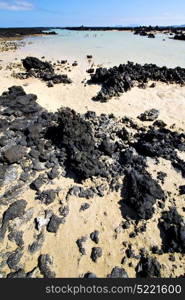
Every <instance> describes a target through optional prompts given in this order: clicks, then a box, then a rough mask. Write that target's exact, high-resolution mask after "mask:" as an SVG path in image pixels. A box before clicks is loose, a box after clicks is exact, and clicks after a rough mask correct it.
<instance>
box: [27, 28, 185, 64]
mask: <svg viewBox="0 0 185 300" xmlns="http://www.w3.org/2000/svg"><path fill="white" fill-rule="evenodd" d="M56 31H57V33H58V35H54V36H41V37H34V38H28V39H27V42H31V43H32V44H28V45H27V46H26V47H25V48H24V50H23V51H24V52H25V55H27V54H32V55H33V54H34V53H35V54H38V55H40V56H45V57H46V58H48V59H60V60H61V59H69V60H78V61H83V60H84V58H85V57H86V55H87V54H92V55H93V59H94V62H95V63H97V64H104V65H106V66H112V65H118V64H120V63H125V62H127V61H128V60H130V61H133V62H137V63H141V64H143V63H155V64H157V65H160V66H163V65H165V66H168V67H176V66H181V67H185V42H184V41H176V40H173V39H169V36H168V35H163V34H158V35H156V38H155V39H149V38H147V37H141V36H137V35H134V34H133V33H132V32H120V31H119V32H118V31H111V32H110V31H107V32H106V31H98V32H97V31H89V32H83V31H69V30H56ZM164 39H165V41H164Z"/></svg>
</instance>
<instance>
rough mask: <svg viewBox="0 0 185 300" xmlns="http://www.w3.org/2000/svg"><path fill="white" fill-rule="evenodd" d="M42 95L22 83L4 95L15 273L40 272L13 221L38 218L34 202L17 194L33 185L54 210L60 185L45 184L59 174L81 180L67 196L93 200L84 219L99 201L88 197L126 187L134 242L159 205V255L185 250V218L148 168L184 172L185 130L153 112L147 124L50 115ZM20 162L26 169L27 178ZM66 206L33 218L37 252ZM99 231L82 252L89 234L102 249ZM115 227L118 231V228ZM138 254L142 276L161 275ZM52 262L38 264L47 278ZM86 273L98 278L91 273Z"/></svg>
mask: <svg viewBox="0 0 185 300" xmlns="http://www.w3.org/2000/svg"><path fill="white" fill-rule="evenodd" d="M45 67H46V65H43V68H45ZM28 68H29V67H28ZM39 68H42V67H39ZM48 68H49V67H48ZM36 99H37V97H36V96H35V95H32V94H26V93H25V92H24V90H23V89H22V88H21V87H15V86H14V87H11V88H9V90H8V91H7V92H4V93H3V94H2V96H0V106H1V118H0V133H1V136H0V146H1V147H0V185H1V186H4V185H6V182H7V181H8V182H12V181H11V180H12V178H14V179H15V181H16V183H15V185H14V184H12V186H11V188H10V189H8V190H7V191H6V192H5V194H3V195H0V205H5V206H6V207H5V210H4V213H3V216H2V220H1V226H0V239H1V240H3V239H4V237H5V234H6V233H7V231H9V232H8V239H9V240H10V241H13V242H15V244H16V246H17V249H16V250H15V251H13V252H12V253H9V254H8V256H7V257H6V263H7V264H8V266H9V268H10V270H11V273H10V274H9V275H8V276H9V278H19V277H21V276H22V277H29V276H30V277H31V276H34V275H33V274H34V270H33V271H31V272H30V273H29V274H26V273H25V272H24V270H23V269H22V266H21V265H20V261H21V257H22V253H23V247H24V240H23V232H22V231H21V229H17V228H16V229H14V228H13V227H11V222H10V221H14V220H15V219H16V218H17V219H19V221H20V220H21V221H25V222H27V221H28V220H30V218H32V215H31V212H30V211H29V210H28V211H26V207H27V201H28V200H27V199H26V200H16V197H17V195H18V194H19V192H20V190H21V187H26V188H28V189H29V188H31V189H32V192H33V190H34V192H33V193H35V201H36V203H37V204H38V203H41V204H42V205H43V206H44V207H45V205H51V208H52V204H53V203H54V201H57V200H58V199H57V197H58V190H55V189H52V188H46V187H45V185H46V184H47V183H52V181H53V180H54V179H55V178H58V177H60V176H64V177H70V178H73V179H74V180H75V182H76V183H75V185H72V186H71V187H70V188H69V190H68V191H67V196H66V199H68V196H75V197H79V198H82V199H87V202H85V201H84V203H83V202H80V204H79V210H80V214H81V215H82V216H83V215H85V214H86V213H85V212H84V211H85V210H86V209H88V208H89V207H90V209H89V211H90V210H91V208H92V206H93V205H92V206H90V204H91V202H90V204H89V203H88V202H89V201H88V199H92V198H93V197H95V196H96V197H97V196H98V197H103V196H105V195H106V193H107V192H109V191H121V201H120V209H121V212H122V215H123V217H124V219H125V222H124V223H123V224H122V225H121V230H127V229H129V228H130V227H131V226H132V225H134V226H133V228H132V229H131V232H129V237H130V239H133V238H135V237H136V235H138V234H142V233H143V232H145V231H146V221H145V220H148V219H150V218H152V217H153V214H154V211H155V207H158V209H159V208H160V209H161V211H162V216H161V219H160V221H159V229H160V232H161V239H162V249H158V248H156V247H155V246H154V247H152V250H151V251H152V253H153V254H159V255H160V254H161V253H162V252H164V253H165V252H178V253H184V250H185V238H184V236H185V235H184V232H185V228H184V223H183V219H182V217H181V216H180V215H179V214H178V213H177V211H176V210H174V209H170V210H169V211H167V212H166V211H165V212H164V211H163V208H164V203H165V202H164V201H165V199H166V193H165V192H164V191H163V190H162V188H161V185H160V183H159V181H157V180H155V179H153V178H152V176H151V175H150V174H149V172H148V171H147V158H148V157H152V158H155V159H156V160H157V159H158V158H160V157H162V158H164V159H166V160H170V161H171V163H172V166H173V167H174V168H175V169H177V170H180V171H181V173H182V176H185V173H184V170H185V162H184V161H183V160H182V159H180V158H179V157H178V154H177V150H179V151H185V146H184V141H185V134H184V133H178V132H175V131H171V130H170V129H167V126H166V124H165V123H164V122H162V121H160V120H156V121H155V122H153V121H154V120H155V119H156V118H157V117H158V112H157V111H154V110H152V111H147V112H144V113H143V116H142V117H141V118H140V119H141V120H142V121H145V120H147V121H149V120H150V122H153V123H150V126H149V129H147V128H146V127H144V126H143V125H137V124H136V123H135V122H134V121H133V120H132V119H129V118H127V117H125V118H119V119H118V118H115V117H114V115H112V114H110V115H105V114H102V115H100V116H96V114H95V113H94V112H90V111H89V112H87V113H86V114H84V115H81V114H78V113H76V112H75V111H74V110H71V109H69V108H62V109H60V110H59V111H58V112H56V113H54V114H53V113H49V112H47V111H46V110H44V109H43V108H42V107H41V106H39V105H38V104H37V102H36ZM15 167H19V168H20V169H21V174H20V176H19V175H18V174H17V173H16V168H15ZM40 171H41V172H40ZM93 177H96V178H93ZM165 177H166V174H165V173H162V172H160V173H159V172H158V177H157V179H158V180H160V181H161V182H164V178H165ZM86 179H93V180H92V186H90V187H89V186H88V187H84V186H82V184H83V181H84V180H86ZM96 181H97V182H98V183H97V182H96ZM107 189H108V190H107ZM179 194H180V195H183V194H184V186H180V187H179ZM66 199H65V200H66ZM100 200H101V199H100ZM157 200H161V201H160V202H159V201H157ZM66 201H67V200H66ZM60 204H61V207H60V208H59V209H58V213H57V212H56V211H55V213H54V212H53V211H52V210H46V211H44V213H45V215H44V216H42V217H41V218H40V219H39V217H36V219H34V221H35V224H34V225H35V230H37V231H36V234H35V235H34V239H33V240H32V241H31V242H30V245H29V246H28V251H29V253H30V254H31V255H33V254H34V253H36V252H38V251H40V250H41V249H42V245H43V243H44V233H43V232H44V231H43V230H42V229H43V227H45V229H46V230H47V231H48V232H49V233H47V234H51V235H52V234H55V233H57V232H58V230H59V229H60V226H62V224H64V223H65V221H66V217H67V216H68V214H69V206H68V205H67V203H65V202H64V203H63V202H62V201H61V203H60ZM157 205H158V206H157ZM49 207H50V206H49ZM95 229H96V228H94V229H93V230H92V232H89V233H88V236H82V237H81V238H79V239H78V240H77V241H76V244H77V247H78V249H79V251H80V253H81V254H82V255H85V254H86V249H85V242H86V240H87V238H89V239H91V241H90V242H91V243H92V245H94V246H99V242H101V231H98V230H95ZM116 232H117V234H118V233H119V229H118V230H117V231H116ZM169 237H170V239H169ZM40 253H41V252H40ZM103 253H104V250H103V248H101V247H93V248H92V250H91V254H90V258H91V259H92V261H93V262H96V263H98V261H99V259H100V258H101V257H102V256H103ZM130 258H136V255H135V254H134V253H133V250H132V249H131V248H128V249H127V251H126V259H130ZM139 259H140V262H139V264H138V266H137V269H136V273H137V276H138V277H160V274H161V273H160V265H159V263H158V262H157V261H156V260H155V259H154V258H151V257H150V256H146V255H145V256H141V257H139ZM51 267H52V259H51V257H50V256H49V255H48V254H47V255H45V254H44V255H41V256H40V257H39V260H38V268H39V270H40V272H41V274H42V275H43V276H44V277H54V276H55V274H54V272H53V271H52V270H51ZM12 270H13V272H12ZM87 274H88V273H87ZM87 276H93V275H91V273H90V275H87ZM109 277H113V278H118V277H121V278H126V277H127V273H126V272H125V270H124V269H122V268H118V267H115V268H114V269H113V270H112V272H111V274H110V275H109Z"/></svg>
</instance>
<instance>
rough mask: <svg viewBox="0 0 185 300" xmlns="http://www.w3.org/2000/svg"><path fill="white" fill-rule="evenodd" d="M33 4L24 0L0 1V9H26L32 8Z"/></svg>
mask: <svg viewBox="0 0 185 300" xmlns="http://www.w3.org/2000/svg"><path fill="white" fill-rule="evenodd" d="M33 8H34V5H33V4H32V3H31V2H29V1H26V0H14V1H13V0H7V1H0V10H13V11H20V10H21V11H26V10H32V9H33Z"/></svg>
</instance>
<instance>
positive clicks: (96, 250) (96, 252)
mask: <svg viewBox="0 0 185 300" xmlns="http://www.w3.org/2000/svg"><path fill="white" fill-rule="evenodd" d="M102 255H103V253H102V248H100V247H93V248H92V252H91V259H92V261H94V262H97V260H98V258H100V257H101V256H102Z"/></svg>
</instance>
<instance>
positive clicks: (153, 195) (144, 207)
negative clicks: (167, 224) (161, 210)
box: [122, 169, 164, 220]
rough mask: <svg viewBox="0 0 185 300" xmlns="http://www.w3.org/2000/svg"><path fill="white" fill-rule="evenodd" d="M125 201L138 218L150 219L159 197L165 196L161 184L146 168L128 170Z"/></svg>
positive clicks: (124, 187)
mask: <svg viewBox="0 0 185 300" xmlns="http://www.w3.org/2000/svg"><path fill="white" fill-rule="evenodd" d="M123 195H124V196H123V200H122V201H123V202H126V204H127V205H128V206H130V207H131V208H132V209H133V210H134V211H135V213H136V219H146V220H148V219H150V218H152V216H153V213H154V207H153V206H154V204H155V203H156V200H157V199H163V198H164V192H163V190H162V189H161V187H160V185H159V184H158V183H157V182H156V181H155V180H154V179H152V177H151V175H150V174H149V173H147V172H146V171H145V170H143V172H142V171H136V170H135V169H131V171H127V172H126V176H125V179H124V186H123Z"/></svg>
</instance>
